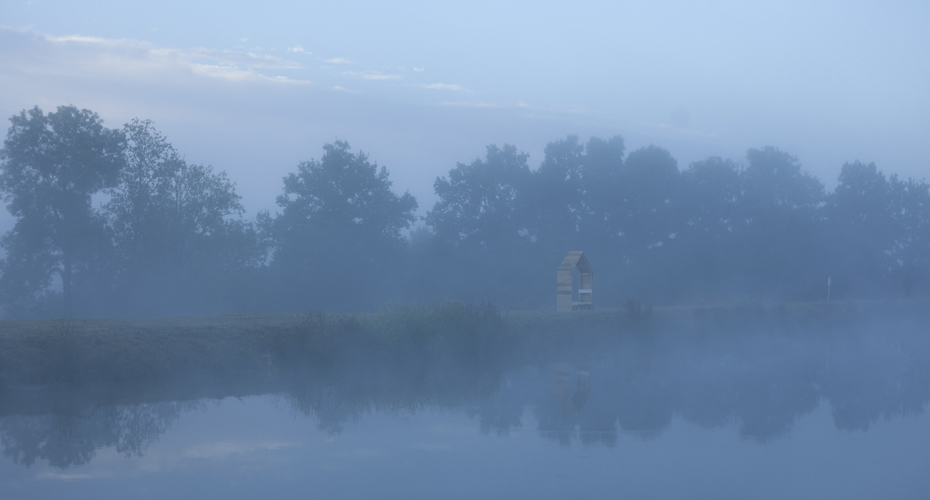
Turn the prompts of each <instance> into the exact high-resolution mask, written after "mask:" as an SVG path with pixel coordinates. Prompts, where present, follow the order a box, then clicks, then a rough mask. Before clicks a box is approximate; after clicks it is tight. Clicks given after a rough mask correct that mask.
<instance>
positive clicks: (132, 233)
mask: <svg viewBox="0 0 930 500" xmlns="http://www.w3.org/2000/svg"><path fill="white" fill-rule="evenodd" d="M124 132H125V134H126V137H127V147H126V166H125V168H124V169H123V171H122V174H121V176H120V183H119V185H118V186H116V187H115V188H113V189H111V190H110V191H109V193H110V195H111V199H110V202H109V203H108V204H107V206H106V212H107V214H108V215H109V220H110V224H111V227H112V229H113V234H114V237H115V241H116V246H117V249H118V253H119V256H120V259H119V266H120V271H121V279H120V286H121V288H122V290H123V293H122V296H123V297H124V298H126V297H131V296H135V295H137V294H139V293H141V294H142V295H143V296H144V297H145V299H144V300H142V301H141V302H153V300H152V299H156V300H155V301H154V302H155V303H159V304H161V306H162V307H163V308H164V307H168V308H175V306H176V305H177V304H174V305H170V304H165V303H164V300H167V298H166V297H167V296H173V297H177V298H179V299H181V301H182V302H183V303H184V304H191V303H192V302H196V301H192V299H193V298H194V297H192V296H191V294H194V295H200V296H199V297H197V299H198V300H206V299H207V297H204V296H203V295H204V293H205V291H204V286H209V284H208V283H207V282H211V281H213V282H217V281H219V282H222V281H224V280H225V279H227V278H228V276H229V275H230V274H231V273H234V272H236V271H237V270H239V269H241V268H242V267H245V266H247V265H249V264H251V263H252V262H250V260H253V259H254V258H256V257H257V256H256V253H257V251H258V249H257V248H256V238H255V236H254V230H253V229H252V227H251V225H250V224H248V223H246V222H244V221H242V220H241V215H242V213H243V212H244V210H243V208H242V205H241V203H240V199H241V197H240V196H239V195H238V194H237V193H236V189H235V186H234V184H233V183H232V182H231V181H230V180H229V178H228V177H227V176H226V174H225V173H224V172H219V173H215V172H214V171H213V168H212V167H209V166H203V165H192V164H188V163H187V162H186V161H184V160H183V159H181V157H180V155H178V153H177V152H176V151H175V149H174V148H173V147H172V146H171V144H169V143H168V141H167V140H166V139H165V138H164V136H162V135H161V134H160V133H158V131H157V130H155V128H154V126H153V125H152V122H151V121H148V120H145V121H140V120H138V119H136V120H133V121H132V122H131V123H129V124H127V125H126V126H125V127H124ZM156 283H158V285H156ZM216 284H217V283H213V285H216ZM181 290H185V291H188V292H191V294H182V293H179V292H180V291H181ZM153 294H155V295H156V296H157V295H161V296H158V297H152V295H153ZM159 301H161V302H159ZM127 306H128V305H127ZM153 312H158V313H164V312H166V311H159V310H157V308H156V310H155V311H153Z"/></svg>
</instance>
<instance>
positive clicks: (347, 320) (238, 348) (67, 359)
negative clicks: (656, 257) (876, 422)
mask: <svg viewBox="0 0 930 500" xmlns="http://www.w3.org/2000/svg"><path fill="white" fill-rule="evenodd" d="M928 306H930V304H928V303H927V302H926V301H914V300H909V301H882V302H860V303H807V304H776V305H761V304H752V305H749V304H741V305H732V306H715V307H698V308H682V307H669V308H656V309H655V311H654V312H653V313H652V314H651V315H650V316H648V317H643V316H636V315H631V313H630V311H627V310H622V309H617V310H601V311H593V312H581V313H571V314H565V313H562V314H558V313H540V312H529V311H526V312H506V313H502V312H500V311H498V310H497V309H496V308H494V307H493V306H491V305H489V304H484V305H465V304H461V303H447V304H443V305H441V306H437V307H429V308H409V307H398V308H393V309H387V310H385V311H382V312H380V313H375V314H308V315H276V316H221V317H213V318H208V317H198V318H178V319H146V320H139V319H133V320H119V319H98V320H87V319H58V320H43V321H35V320H30V321H3V322H0V396H2V397H0V401H7V402H8V403H9V402H10V401H14V400H16V399H17V398H21V397H28V394H30V393H32V392H30V391H34V390H41V391H52V392H57V391H60V392H61V393H63V394H69V393H72V392H74V391H78V390H80V391H93V392H96V393H99V394H106V395H107V397H108V398H116V399H117V400H118V399H119V398H120V397H129V398H138V397H140V396H139V395H140V394H146V393H149V394H153V395H154V394H158V393H159V392H160V391H162V390H169V389H170V390H171V391H174V393H177V392H178V391H180V392H181V393H184V392H185V391H191V393H192V394H193V393H196V392H197V391H202V390H209V389H210V388H215V387H225V386H229V385H230V384H232V385H236V386H237V387H238V388H239V390H246V391H248V390H255V391H260V390H267V388H268V385H269V384H272V385H274V384H281V383H284V382H283V381H290V382H288V383H292V382H293V381H294V380H302V379H305V378H308V377H309V378H314V377H316V378H318V377H320V376H321V375H322V374H325V373H332V372H345V371H352V372H356V373H358V374H362V373H365V374H367V375H368V376H366V377H362V378H364V379H367V380H377V379H378V378H379V374H381V375H384V376H387V374H390V376H391V377H394V378H396V377H398V374H399V373H401V374H404V375H403V377H407V378H408V379H409V380H418V381H420V382H423V383H428V382H427V381H428V380H430V379H431V377H440V378H441V379H443V380H445V381H446V382H448V380H447V379H448V378H449V377H452V376H454V377H465V378H467V377H469V376H478V374H481V373H494V372H497V371H499V370H500V369H501V366H502V365H503V364H504V363H505V360H506V363H510V364H513V363H514V362H517V363H519V362H520V361H519V360H521V359H522V360H525V362H527V363H535V362H539V360H545V359H547V358H548V357H552V356H555V357H559V356H565V355H567V353H570V352H572V351H573V350H577V349H580V348H590V347H591V346H596V345H612V344H615V343H616V342H628V341H635V342H654V341H664V340H662V339H676V338H677V339H681V340H684V339H695V338H701V337H707V336H711V337H719V336H721V335H723V336H728V335H733V336H736V337H740V336H745V335H748V334H749V333H750V332H756V333H758V332H771V333H772V334H773V335H772V337H778V336H783V335H786V332H788V333H787V334H790V335H795V334H796V332H804V334H805V335H814V336H816V335H823V334H830V335H833V334H836V335H843V331H844V329H850V328H853V327H855V326H856V325H860V326H861V325H862V324H864V323H867V322H870V321H873V320H875V319H876V318H879V319H886V318H894V319H895V321H900V322H908V323H910V324H921V323H923V324H926V322H927V321H928V320H930V317H928V316H930V313H928V312H927V311H930V307H928ZM792 332H795V333H792ZM530 360H534V361H530ZM469 374H470V375H469ZM23 391H25V392H23ZM14 395H17V396H16V397H13V396H14ZM24 395H25V396H24ZM153 397H154V396H153ZM65 399H67V398H65ZM0 405H2V403H0Z"/></svg>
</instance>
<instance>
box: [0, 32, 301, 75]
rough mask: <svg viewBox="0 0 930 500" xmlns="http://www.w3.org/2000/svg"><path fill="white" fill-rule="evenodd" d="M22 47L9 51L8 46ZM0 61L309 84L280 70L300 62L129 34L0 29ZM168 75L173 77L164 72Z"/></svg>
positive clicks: (36, 68)
mask: <svg viewBox="0 0 930 500" xmlns="http://www.w3.org/2000/svg"><path fill="white" fill-rule="evenodd" d="M11 46H12V47H20V48H21V49H22V50H19V51H12V52H11V51H9V50H8V48H9V47H11ZM0 62H2V65H3V66H4V69H5V73H6V74H7V75H8V76H10V75H11V74H12V73H13V72H18V73H21V74H22V75H23V76H24V77H26V76H28V75H33V76H37V75H39V74H41V75H44V76H47V77H59V78H62V77H63V78H94V79H97V78H101V79H110V80H112V79H114V78H115V79H126V78H128V79H130V80H133V81H146V82H150V81H152V80H153V79H161V78H166V79H174V80H176V78H177V73H178V72H181V73H186V74H188V75H193V76H195V77H203V78H211V79H222V80H226V81H235V82H247V81H266V82H274V83H284V84H310V83H311V82H310V81H309V80H302V79H297V78H293V77H290V76H284V75H281V74H280V73H279V72H280V71H289V70H299V69H302V68H303V66H302V65H300V64H298V63H296V62H294V61H290V60H288V59H285V58H282V57H277V56H272V55H267V54H259V53H255V52H245V51H233V50H216V49H206V48H193V49H175V48H165V47H159V46H156V45H154V44H151V43H148V42H142V41H138V40H131V39H124V38H120V39H113V38H100V37H90V36H81V35H69V36H52V35H38V34H35V33H30V32H23V31H17V30H11V29H8V28H0ZM171 74H174V75H175V76H174V77H169V76H168V75H171Z"/></svg>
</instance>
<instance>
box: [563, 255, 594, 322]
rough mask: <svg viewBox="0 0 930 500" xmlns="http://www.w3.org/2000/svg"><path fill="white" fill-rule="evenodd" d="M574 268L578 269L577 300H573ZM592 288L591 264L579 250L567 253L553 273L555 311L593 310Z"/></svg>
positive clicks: (592, 273)
mask: <svg viewBox="0 0 930 500" xmlns="http://www.w3.org/2000/svg"><path fill="white" fill-rule="evenodd" d="M575 268H577V269H578V296H577V299H578V300H575V298H576V297H575V290H574V286H573V285H572V272H573V271H574V270H575ZM593 287H594V271H592V270H591V264H589V263H588V259H587V257H585V256H584V252H582V251H580V250H576V251H572V252H568V253H567V254H566V255H565V258H564V259H562V264H560V265H559V269H558V270H557V271H556V273H555V290H556V302H555V309H556V311H559V312H570V311H575V310H578V309H586V310H591V309H593V308H594V300H593V292H592V289H593Z"/></svg>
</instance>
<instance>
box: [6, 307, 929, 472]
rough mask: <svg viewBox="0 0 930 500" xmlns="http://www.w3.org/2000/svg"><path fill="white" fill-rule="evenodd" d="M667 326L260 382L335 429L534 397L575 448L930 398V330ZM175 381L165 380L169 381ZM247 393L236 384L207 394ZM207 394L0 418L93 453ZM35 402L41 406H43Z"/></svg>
mask: <svg viewBox="0 0 930 500" xmlns="http://www.w3.org/2000/svg"><path fill="white" fill-rule="evenodd" d="M870 328H871V330H869V331H866V330H865V329H859V330H855V329H853V330H851V332H849V331H847V332H842V334H836V335H834V334H829V335H827V334H822V335H814V334H811V333H810V332H793V333H792V332H782V333H781V334H778V335H775V334H772V332H759V333H741V334H738V335H730V334H727V335H722V334H720V335H717V334H701V333H700V332H698V333H695V334H694V335H656V336H653V337H640V338H632V337H624V338H620V337H612V338H607V339H605V338H601V340H598V341H596V342H577V343H575V344H570V345H567V346H559V348H557V349H551V350H544V349H543V350H534V351H527V352H534V353H535V354H532V355H529V354H523V355H514V356H512V357H510V358H508V359H502V358H495V360H493V361H487V362H485V361H480V360H476V359H474V358H468V359H466V360H459V361H455V360H451V359H444V361H443V362H422V363H419V364H418V360H417V358H416V357H412V358H410V359H406V360H404V362H396V360H395V361H386V360H381V361H378V360H377V359H376V358H371V357H360V358H357V359H355V360H352V359H351V358H347V359H346V360H345V362H344V363H342V364H340V365H338V367H329V368H327V369H326V370H323V371H320V370H304V371H300V370H294V371H292V372H289V373H286V374H283V375H282V376H280V377H279V378H278V379H277V382H275V383H273V384H270V386H268V387H265V388H263V389H262V390H261V391H260V392H256V393H255V394H261V393H269V392H270V393H278V394H283V397H284V399H285V400H286V401H287V402H288V403H289V404H290V406H291V408H292V409H293V410H294V411H295V412H296V413H298V414H300V415H304V416H307V417H310V418H312V419H314V420H315V421H316V422H317V425H318V426H319V427H320V428H321V429H323V430H325V431H327V432H330V433H339V432H341V431H342V430H343V427H344V425H345V424H346V422H348V421H350V420H352V419H355V418H359V417H361V416H363V415H365V414H368V413H371V412H380V413H396V412H411V413H412V412H417V411H421V410H423V409H426V408H439V409H443V410H448V411H459V412H464V413H466V414H468V415H470V416H472V417H473V418H474V419H475V420H477V423H478V425H479V428H480V430H481V431H482V432H483V433H485V434H491V433H494V434H498V435H507V434H508V433H510V432H511V431H512V430H514V429H517V428H520V427H522V426H523V425H524V422H523V419H524V414H525V409H526V408H532V412H533V415H534V416H535V420H536V422H537V425H538V428H537V431H538V432H539V434H540V435H542V436H543V437H545V438H547V439H553V440H555V441H557V442H559V443H561V444H563V445H569V444H571V443H572V442H573V441H576V440H577V441H580V442H581V443H582V444H585V445H592V444H600V445H606V446H614V445H615V444H616V442H617V439H618V434H619V433H621V432H622V433H629V434H634V435H637V436H641V437H643V438H650V437H654V436H658V435H660V434H661V433H662V432H663V431H664V430H665V429H667V428H668V427H669V425H670V424H671V422H672V421H673V419H674V418H680V419H682V420H683V421H685V422H689V423H692V424H695V425H697V426H700V427H703V428H715V427H721V426H727V425H734V426H736V427H737V428H738V431H739V433H740V434H741V435H742V436H743V437H744V438H747V439H753V440H758V441H767V440H770V439H773V438H775V437H777V436H780V435H784V434H785V433H787V432H789V431H790V430H791V428H792V427H793V425H794V424H795V422H796V421H797V420H798V419H799V418H800V417H801V416H803V415H805V414H807V413H809V412H811V411H812V410H814V409H815V408H816V407H817V406H818V405H820V404H822V403H824V402H825V403H827V404H829V405H830V407H831V408H832V412H833V419H834V423H835V426H836V427H837V428H838V429H844V430H867V429H868V428H869V427H870V426H871V425H872V424H873V423H874V422H876V421H877V420H879V419H881V418H891V417H895V416H900V415H905V414H913V413H920V412H922V411H923V409H924V406H925V405H926V403H927V401H928V400H930V363H928V361H930V337H928V336H926V335H924V334H922V333H920V332H915V331H914V329H898V330H894V329H890V328H881V329H876V328H874V325H873V326H872V327H870ZM162 389H164V388H162ZM230 395H236V396H242V395H246V394H243V393H242V392H241V390H240V392H237V389H236V388H234V387H233V388H224V389H215V390H214V392H212V393H210V394H204V395H202V397H209V398H222V397H225V396H230ZM203 404H204V403H196V402H170V401H169V402H159V403H144V404H136V405H112V404H109V405H108V404H107V403H106V402H105V401H101V400H99V399H93V398H91V399H89V400H88V401H87V402H86V405H85V406H80V405H78V406H77V407H75V408H76V409H71V410H66V411H55V412H52V413H50V414H44V415H35V414H31V415H23V414H16V413H17V411H16V408H10V407H9V405H7V406H5V407H4V413H5V414H6V415H7V416H4V417H2V418H0V442H2V446H3V452H4V454H5V455H6V456H7V457H10V458H11V459H12V460H13V461H14V462H15V463H18V464H23V465H27V466H28V465H31V464H33V463H34V462H35V461H36V460H39V459H42V460H47V461H48V463H49V464H50V465H52V466H55V467H67V466H70V465H77V464H83V463H87V462H88V461H90V460H91V459H93V457H94V455H95V452H96V451H97V450H98V449H100V448H102V447H113V448H115V449H116V450H117V451H118V452H119V453H122V454H125V455H127V456H133V455H140V454H142V453H143V452H144V451H145V449H146V447H147V446H148V445H150V444H151V443H152V442H154V441H155V440H157V439H158V436H159V435H160V434H162V433H164V432H165V431H166V430H167V429H168V428H169V427H170V426H171V425H172V423H173V422H174V421H176V420H177V419H178V417H179V416H180V414H181V413H182V412H184V411H189V410H194V409H197V408H198V407H200V406H201V405H203ZM32 413H35V412H34V411H33V412H32Z"/></svg>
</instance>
